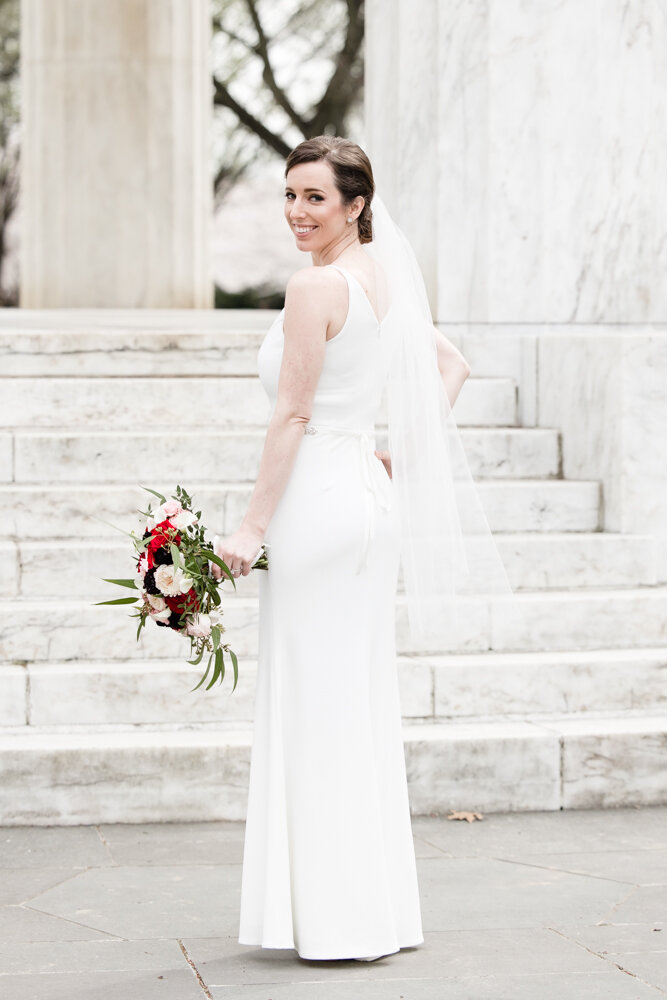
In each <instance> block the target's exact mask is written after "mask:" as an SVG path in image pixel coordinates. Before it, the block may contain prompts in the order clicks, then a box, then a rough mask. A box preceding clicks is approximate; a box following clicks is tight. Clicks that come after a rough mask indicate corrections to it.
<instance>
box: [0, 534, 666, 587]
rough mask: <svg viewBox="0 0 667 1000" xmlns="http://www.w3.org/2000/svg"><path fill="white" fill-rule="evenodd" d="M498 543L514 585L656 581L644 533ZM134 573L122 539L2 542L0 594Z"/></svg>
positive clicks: (252, 583)
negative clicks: (641, 534)
mask: <svg viewBox="0 0 667 1000" xmlns="http://www.w3.org/2000/svg"><path fill="white" fill-rule="evenodd" d="M496 543H497V545H498V549H499V552H500V554H501V557H502V559H503V563H504V565H505V567H506V569H507V572H508V576H509V578H510V581H511V583H512V586H513V587H514V588H515V589H524V590H536V589H554V588H556V589H560V588H562V589H565V588H567V587H596V586H598V587H611V586H637V585H638V584H652V583H655V579H656V567H655V558H654V551H653V543H652V539H650V538H649V537H642V536H632V535H608V534H604V533H603V532H593V533H590V534H587V533H576V532H572V533H570V534H559V533H554V534H553V535H546V536H545V535H541V534H537V533H534V534H520V535H502V534H498V535H496ZM134 571H135V570H134V560H133V556H132V549H131V547H130V546H129V545H128V544H127V542H126V541H118V542H113V541H110V542H99V541H94V540H90V541H89V542H79V541H76V540H65V539H61V540H56V541H50V540H49V541H22V542H11V541H10V542H0V599H4V600H14V599H15V598H17V597H20V598H22V597H28V598H29V597H31V596H33V595H35V594H38V593H39V594H42V595H43V596H44V597H48V598H55V597H59V596H61V595H63V594H67V595H68V597H70V598H73V597H85V596H87V597H90V598H91V599H93V598H97V599H99V600H103V599H106V598H108V596H109V585H108V584H106V583H104V578H105V577H106V578H108V577H112V578H114V577H116V578H117V577H123V576H126V577H127V576H132V574H133V573H134ZM258 579H259V577H258V574H257V573H251V574H250V575H249V576H248V577H247V578H246V579H245V580H244V581H243V589H244V593H247V594H253V595H254V594H256V593H257V585H258ZM401 590H402V579H401V576H400V575H399V592H400V591H401Z"/></svg>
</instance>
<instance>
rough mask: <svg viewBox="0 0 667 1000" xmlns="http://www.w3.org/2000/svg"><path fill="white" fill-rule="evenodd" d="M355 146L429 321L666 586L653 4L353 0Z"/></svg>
mask: <svg viewBox="0 0 667 1000" xmlns="http://www.w3.org/2000/svg"><path fill="white" fill-rule="evenodd" d="M367 34H368V41H367V74H366V146H367V149H368V151H369V153H370V156H371V159H372V161H373V165H374V169H375V172H376V175H377V179H378V184H379V189H380V191H381V192H382V193H383V195H384V196H385V200H386V201H387V202H388V204H389V207H390V209H391V210H392V212H393V214H394V216H395V218H396V219H397V221H398V222H399V224H400V225H401V227H402V228H403V229H404V231H405V232H406V234H407V235H408V237H409V239H410V240H411V242H412V243H413V246H414V247H415V250H416V252H417V254H418V256H419V259H420V262H421V264H422V267H423V270H424V274H425V277H426V280H427V285H428V288H429V295H430V298H431V304H432V308H433V313H434V317H435V319H436V321H438V323H439V325H441V327H442V329H443V330H444V331H445V333H446V334H447V335H448V336H449V337H450V339H452V340H453V341H454V342H455V343H457V344H458V345H459V346H460V347H461V349H462V350H463V352H464V354H465V355H466V357H467V358H468V360H469V362H470V363H471V366H472V370H473V374H474V375H482V376H483V375H500V374H507V375H511V376H512V377H513V378H515V379H516V381H517V384H518V385H519V387H520V391H519V418H520V422H521V423H523V424H524V425H526V426H535V425H538V426H542V427H555V428H559V429H560V430H561V431H562V472H563V475H564V476H565V477H566V478H572V479H599V480H600V481H601V483H602V491H603V492H602V495H603V517H602V525H601V526H602V527H603V528H604V529H605V530H608V531H621V532H649V533H651V534H653V536H654V537H655V539H656V543H657V552H658V566H659V574H660V579H661V580H667V558H660V556H667V516H666V515H667V443H666V442H667V327H665V326H664V325H661V324H665V322H667V282H666V281H665V278H664V275H665V270H666V266H667V212H664V211H663V210H662V206H663V204H664V201H665V194H664V192H665V186H664V178H665V177H666V176H667V143H666V142H665V140H664V137H665V134H667V61H665V58H664V53H665V51H667V9H666V8H665V7H664V5H662V4H658V3H655V2H654V0H456V2H455V0H391V2H390V3H389V4H387V3H385V0H368V3H367Z"/></svg>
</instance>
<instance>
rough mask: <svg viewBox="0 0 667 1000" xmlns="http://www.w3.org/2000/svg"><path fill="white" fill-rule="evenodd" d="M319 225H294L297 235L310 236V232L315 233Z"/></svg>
mask: <svg viewBox="0 0 667 1000" xmlns="http://www.w3.org/2000/svg"><path fill="white" fill-rule="evenodd" d="M316 229H317V226H297V225H295V226H294V232H295V233H296V235H297V236H309V235H310V233H314V232H315V230H316Z"/></svg>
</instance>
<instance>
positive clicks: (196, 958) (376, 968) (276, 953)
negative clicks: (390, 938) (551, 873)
mask: <svg viewBox="0 0 667 1000" xmlns="http://www.w3.org/2000/svg"><path fill="white" fill-rule="evenodd" d="M184 944H185V947H186V949H187V952H188V954H189V955H190V957H191V958H192V960H193V962H194V963H195V965H196V967H197V969H198V970H199V972H200V974H201V976H202V978H203V979H204V982H205V983H206V984H207V985H208V986H215V985H227V986H229V985H233V984H238V985H239V986H244V985H249V984H252V983H260V982H263V983H266V984H269V983H271V984H273V983H283V982H292V983H297V982H304V981H308V980H309V979H310V977H311V976H312V972H313V969H321V970H322V971H325V970H326V973H327V975H328V976H331V978H334V977H335V978H340V979H342V980H344V981H353V980H357V979H359V978H360V967H359V964H358V963H356V962H354V961H352V960H349V961H346V960H339V961H330V962H319V961H318V962H314V961H304V960H300V959H298V956H297V953H296V952H295V951H294V950H293V949H280V950H278V949H268V948H267V949H264V948H254V947H251V946H249V945H241V944H239V943H238V941H237V940H236V939H235V938H233V939H229V938H227V939H217V940H213V939H210V938H209V939H200V940H193V939H190V938H186V939H185V941H184ZM295 957H296V958H297V962H295ZM563 967H567V968H568V970H569V971H570V972H596V971H598V970H599V968H600V959H599V958H598V957H596V956H594V955H591V954H589V953H588V952H587V951H586V950H585V949H583V948H581V947H579V946H578V945H576V944H575V943H574V942H572V941H567V940H566V939H565V938H563V937H561V936H560V935H558V934H556V933H554V932H553V931H550V930H547V929H538V930H520V929H516V928H512V929H500V930H499V929H491V930H480V929H475V930H467V931H456V930H454V931H446V932H439V933H433V932H425V933H424V943H423V944H421V945H419V946H418V947H416V948H402V949H401V951H400V952H398V953H396V954H393V955H388V956H387V957H386V958H384V959H382V960H381V961H379V962H372V963H369V964H368V965H367V966H364V967H363V973H362V975H361V978H363V979H371V980H386V981H391V980H393V979H397V978H402V977H405V978H410V979H415V980H416V979H421V978H429V977H431V976H438V977H442V978H443V979H445V978H455V977H459V976H461V977H465V976H473V975H477V974H478V973H479V970H480V969H484V973H485V974H486V975H494V976H495V975H510V974H511V973H513V972H515V971H516V969H517V968H521V970H522V973H524V974H531V973H532V974H534V973H537V972H545V973H546V972H553V973H556V972H558V971H559V970H560V969H562V968H563Z"/></svg>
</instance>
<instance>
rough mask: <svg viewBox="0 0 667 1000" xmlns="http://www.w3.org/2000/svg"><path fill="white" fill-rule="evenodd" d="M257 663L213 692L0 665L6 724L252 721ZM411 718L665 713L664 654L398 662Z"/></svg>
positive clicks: (125, 671) (59, 667) (143, 669)
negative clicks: (234, 686) (234, 687)
mask: <svg viewBox="0 0 667 1000" xmlns="http://www.w3.org/2000/svg"><path fill="white" fill-rule="evenodd" d="M256 671H257V667H256V663H255V661H254V660H246V661H244V662H243V663H242V665H241V671H240V674H239V682H238V685H237V687H236V690H235V691H234V692H232V684H233V674H232V673H231V671H230V672H229V673H228V674H227V675H226V676H225V679H224V681H223V684H222V685H218V684H216V685H215V687H214V688H212V689H211V690H210V691H206V690H205V689H204V688H203V687H202V688H200V689H199V690H197V691H193V690H192V689H193V688H194V686H195V684H196V683H197V682H198V681H199V678H200V676H201V673H202V671H200V669H199V667H192V666H190V665H188V664H187V663H186V662H185V659H183V660H180V661H179V660H165V661H163V662H155V661H152V660H149V661H144V662H141V661H136V660H134V661H120V662H114V661H109V660H107V661H98V662H92V663H77V662H65V663H63V662H60V663H46V664H44V663H31V664H29V665H27V666H25V667H20V666H5V667H0V726H25V725H30V726H70V727H71V726H73V727H75V728H76V727H80V726H82V725H85V726H91V725H95V726H110V725H185V724H206V723H209V724H220V723H229V722H234V723H238V722H242V723H247V724H251V723H252V720H253V718H254V692H255V679H256ZM398 677H399V686H400V693H401V708H402V713H403V718H404V719H406V720H410V719H420V720H424V721H429V720H430V721H437V720H449V719H465V718H467V717H470V716H475V717H482V716H487V717H503V718H512V717H525V716H535V715H545V716H548V715H562V714H568V715H569V714H572V713H589V714H596V713H601V712H602V713H605V712H618V713H620V714H623V713H627V712H630V713H637V712H647V711H648V712H660V711H662V712H667V649H648V650H641V649H639V650H595V651H593V652H589V653H582V652H564V653H524V654H511V653H505V654H503V653H486V654H480V655H468V656H465V655H462V656H451V657H426V658H414V659H409V658H404V657H399V658H398Z"/></svg>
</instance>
